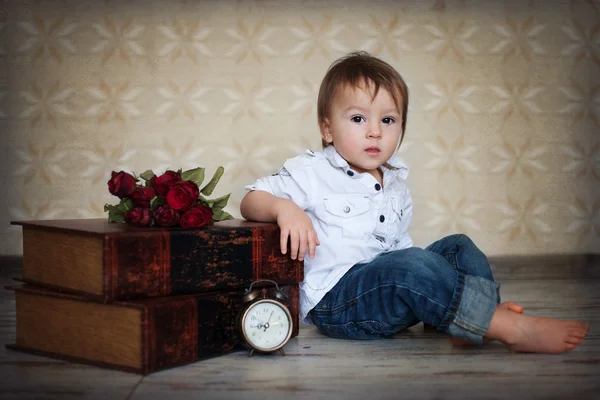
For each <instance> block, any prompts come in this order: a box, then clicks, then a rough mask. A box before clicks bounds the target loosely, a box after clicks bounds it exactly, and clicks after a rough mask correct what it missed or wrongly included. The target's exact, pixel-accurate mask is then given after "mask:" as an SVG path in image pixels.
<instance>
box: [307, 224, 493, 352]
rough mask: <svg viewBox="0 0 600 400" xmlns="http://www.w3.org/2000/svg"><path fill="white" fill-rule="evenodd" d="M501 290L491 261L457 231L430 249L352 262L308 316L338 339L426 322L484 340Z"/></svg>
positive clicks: (387, 334) (392, 331)
mask: <svg viewBox="0 0 600 400" xmlns="http://www.w3.org/2000/svg"><path fill="white" fill-rule="evenodd" d="M499 289H500V285H499V284H497V283H496V282H494V278H493V276H492V272H491V270H490V265H489V263H488V260H487V257H486V256H485V255H484V254H483V253H482V252H481V251H480V250H479V249H478V248H477V246H475V244H474V243H473V242H472V241H471V239H469V238H468V237H467V236H465V235H461V234H457V235H451V236H447V237H445V238H443V239H441V240H439V241H437V242H435V243H433V244H431V245H430V246H428V247H426V248H425V249H421V248H417V247H411V248H408V249H404V250H395V251H391V252H385V253H382V254H379V255H378V256H377V257H375V258H374V259H373V260H371V261H370V262H367V263H359V264H356V265H354V266H353V267H352V268H351V269H350V270H349V271H348V272H347V273H346V274H345V275H344V276H343V277H342V279H341V280H340V281H339V282H338V283H337V284H336V286H335V287H334V288H333V289H332V290H331V291H329V292H328V293H327V294H326V295H325V297H324V298H323V299H322V300H321V301H320V302H319V303H318V304H317V305H316V307H315V308H313V309H312V310H311V311H310V313H309V315H310V317H311V319H312V321H313V323H314V324H315V325H316V326H317V328H318V329H319V330H320V331H321V332H322V333H324V334H326V335H328V336H331V337H335V338H343V339H378V338H384V337H390V336H392V335H394V334H395V333H397V332H399V331H401V330H403V329H405V328H408V327H410V326H413V325H415V324H417V323H419V322H420V321H423V322H424V323H425V324H429V325H433V326H435V327H437V329H438V330H440V331H442V332H446V333H448V334H449V335H451V336H454V337H458V338H462V339H467V340H470V341H472V342H475V343H482V341H483V337H484V335H485V334H486V332H487V329H488V326H489V323H490V321H491V319H492V315H493V314H494V311H495V309H496V305H497V304H498V303H500V292H499Z"/></svg>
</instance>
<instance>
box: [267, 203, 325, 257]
mask: <svg viewBox="0 0 600 400" xmlns="http://www.w3.org/2000/svg"><path fill="white" fill-rule="evenodd" d="M277 224H278V225H279V229H280V230H281V237H280V241H281V253H282V254H286V252H287V242H288V237H289V238H290V256H291V258H292V260H295V259H296V257H298V260H300V261H302V260H304V256H305V255H306V250H307V247H308V256H309V257H310V258H314V257H315V247H316V246H318V245H320V243H319V238H318V237H317V232H316V231H315V228H314V227H313V224H312V221H311V220H310V218H309V217H308V215H306V213H305V212H304V211H303V210H302V209H301V208H300V207H298V206H297V205H296V203H294V202H293V201H290V200H284V199H282V201H281V202H280V204H278V207H277Z"/></svg>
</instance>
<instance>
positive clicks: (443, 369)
mask: <svg viewBox="0 0 600 400" xmlns="http://www.w3.org/2000/svg"><path fill="white" fill-rule="evenodd" d="M599 259H600V257H598V256H576V257H572V256H560V257H556V256H551V257H516V258H514V257H513V258H497V259H491V260H490V261H491V263H492V265H493V268H494V273H495V276H496V279H497V280H498V281H499V282H500V283H501V285H502V286H501V294H502V296H503V300H513V301H517V302H520V303H521V304H523V305H524V306H525V309H526V313H529V314H533V315H548V316H553V317H557V318H579V319H583V320H586V321H588V322H589V323H590V324H591V330H590V333H589V335H588V337H587V339H586V340H585V341H584V343H583V344H582V345H581V346H580V347H578V348H577V349H575V350H574V351H572V352H569V353H566V354H561V355H540V354H516V353H511V352H510V351H508V350H507V349H506V348H505V347H504V346H502V345H501V344H499V343H491V344H489V345H487V346H484V347H479V348H472V349H457V348H453V347H452V346H451V345H450V343H449V342H448V339H447V337H446V336H445V335H444V334H442V333H438V332H432V331H424V330H423V327H422V325H420V324H419V325H417V326H414V327H412V328H410V329H409V330H407V331H405V332H402V333H400V334H398V335H396V336H395V337H394V338H392V339H385V340H378V341H345V340H336V339H331V338H327V337H324V336H323V335H321V334H319V333H318V332H317V331H316V330H315V329H314V328H313V327H312V326H302V327H301V330H300V335H299V336H298V337H297V338H294V339H292V340H291V341H290V343H288V345H287V346H286V348H285V350H286V356H285V357H282V356H279V355H275V356H272V355H271V356H264V355H255V356H252V357H250V358H248V357H247V354H246V353H244V352H238V353H233V354H230V355H227V356H223V357H218V358H213V359H209V360H204V361H201V362H198V363H195V364H191V365H188V366H184V367H179V368H174V369H170V370H166V371H162V372H157V373H154V374H151V375H148V376H145V377H141V376H138V375H135V374H130V373H123V372H117V371H111V370H106V369H100V368H97V367H93V366H87V365H79V364H71V363H66V362H62V361H57V360H53V359H49V358H44V357H37V356H32V355H28V354H23V353H19V352H14V351H11V350H7V349H5V348H4V345H5V344H8V343H12V342H13V341H14V335H15V310H14V298H13V295H12V292H10V291H7V290H4V289H0V342H1V343H0V344H1V345H2V346H1V347H0V380H1V385H0V398H2V399H26V398H31V399H33V398H35V399H61V400H62V399H65V400H71V399H132V400H133V399H134V400H141V399H168V400H176V399H238V398H239V399H261V400H264V399H283V398H285V399H320V398H327V399H369V400H374V399H402V398H407V399H466V398H486V399H511V400H514V399H520V398H543V399H563V398H573V399H598V398H600V333H599V332H600V328H599V327H600V272H599V271H600V267H599V264H600V263H599ZM19 275H20V259H18V258H12V259H11V258H3V259H0V284H1V285H2V288H3V287H4V286H5V285H7V284H10V283H13V281H12V280H11V278H12V277H14V276H19Z"/></svg>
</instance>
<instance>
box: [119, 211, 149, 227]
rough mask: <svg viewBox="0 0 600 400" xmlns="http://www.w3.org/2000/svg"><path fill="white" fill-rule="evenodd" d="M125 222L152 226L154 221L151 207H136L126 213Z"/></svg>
mask: <svg viewBox="0 0 600 400" xmlns="http://www.w3.org/2000/svg"><path fill="white" fill-rule="evenodd" d="M124 217H125V222H127V223H128V224H131V225H136V226H150V224H151V223H152V214H151V212H150V210H149V209H147V208H141V207H136V208H134V209H133V210H129V211H127V212H126V213H125V214H124Z"/></svg>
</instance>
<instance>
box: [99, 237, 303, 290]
mask: <svg viewBox="0 0 600 400" xmlns="http://www.w3.org/2000/svg"><path fill="white" fill-rule="evenodd" d="M275 228H276V226H275V227H271V226H267V227H253V228H232V229H222V228H221V229H206V230H157V231H156V232H140V233H135V234H133V233H127V234H115V235H107V236H106V239H105V260H104V261H105V264H104V265H105V272H104V279H105V300H106V301H116V300H121V301H124V300H135V299H143V298H149V297H162V296H171V295H180V294H194V293H201V292H208V291H214V290H222V289H223V290H227V289H239V288H247V287H248V286H249V285H250V283H252V282H253V281H255V280H258V279H270V280H273V281H275V282H277V283H278V284H291V283H296V282H301V281H302V280H303V277H304V269H303V263H302V262H301V261H295V260H291V259H289V257H286V256H284V255H282V254H281V251H280V249H279V230H278V229H275Z"/></svg>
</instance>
